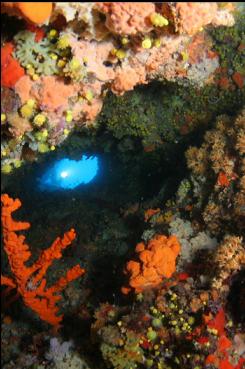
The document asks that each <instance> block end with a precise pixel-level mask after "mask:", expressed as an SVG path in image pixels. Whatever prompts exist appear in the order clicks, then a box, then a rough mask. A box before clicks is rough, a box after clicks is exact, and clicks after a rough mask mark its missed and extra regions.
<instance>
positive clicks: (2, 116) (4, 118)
mask: <svg viewBox="0 0 245 369" xmlns="http://www.w3.org/2000/svg"><path fill="white" fill-rule="evenodd" d="M6 120H7V116H6V114H4V113H1V123H4V122H6Z"/></svg>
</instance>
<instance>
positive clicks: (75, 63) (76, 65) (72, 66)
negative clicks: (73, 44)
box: [70, 58, 81, 72]
mask: <svg viewBox="0 0 245 369" xmlns="http://www.w3.org/2000/svg"><path fill="white" fill-rule="evenodd" d="M80 68H81V63H80V61H79V60H78V59H76V58H72V59H71V61H70V69H71V71H74V72H75V71H77V70H79V69H80Z"/></svg>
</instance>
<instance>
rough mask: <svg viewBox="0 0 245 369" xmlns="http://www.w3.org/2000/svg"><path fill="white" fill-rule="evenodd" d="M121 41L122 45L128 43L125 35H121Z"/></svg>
mask: <svg viewBox="0 0 245 369" xmlns="http://www.w3.org/2000/svg"><path fill="white" fill-rule="evenodd" d="M121 43H122V45H127V44H128V43H129V39H128V38H127V37H122V39H121Z"/></svg>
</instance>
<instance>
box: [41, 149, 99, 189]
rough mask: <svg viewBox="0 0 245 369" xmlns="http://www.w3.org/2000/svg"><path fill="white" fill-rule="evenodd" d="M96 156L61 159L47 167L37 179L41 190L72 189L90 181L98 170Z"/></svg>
mask: <svg viewBox="0 0 245 369" xmlns="http://www.w3.org/2000/svg"><path fill="white" fill-rule="evenodd" d="M98 168H99V165H98V158H97V157H96V156H93V157H87V156H86V155H83V156H82V159H81V160H79V161H77V160H70V159H62V160H59V161H58V162H57V163H55V164H54V165H53V166H52V167H51V168H49V169H48V170H47V171H46V172H45V173H44V175H43V176H42V177H41V178H40V180H39V188H40V189H41V190H42V191H55V190H58V189H64V190H72V189H73V188H75V187H77V186H79V185H80V184H87V183H89V182H91V181H92V179H93V178H94V177H95V176H96V174H97V172H98Z"/></svg>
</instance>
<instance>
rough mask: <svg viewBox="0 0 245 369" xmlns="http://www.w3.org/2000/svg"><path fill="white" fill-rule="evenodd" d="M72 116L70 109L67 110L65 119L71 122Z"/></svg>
mask: <svg viewBox="0 0 245 369" xmlns="http://www.w3.org/2000/svg"><path fill="white" fill-rule="evenodd" d="M72 119H73V116H72V111H71V110H67V112H66V116H65V120H66V122H67V123H70V122H72Z"/></svg>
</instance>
